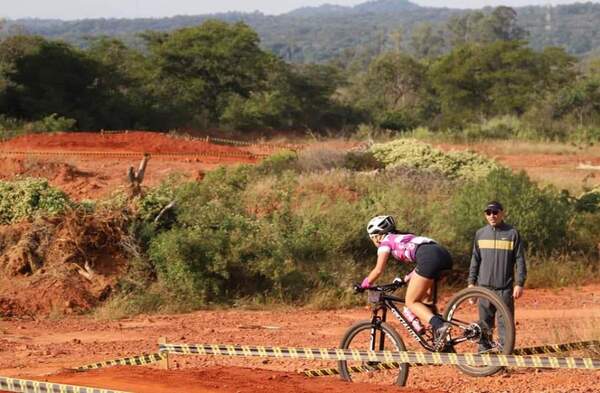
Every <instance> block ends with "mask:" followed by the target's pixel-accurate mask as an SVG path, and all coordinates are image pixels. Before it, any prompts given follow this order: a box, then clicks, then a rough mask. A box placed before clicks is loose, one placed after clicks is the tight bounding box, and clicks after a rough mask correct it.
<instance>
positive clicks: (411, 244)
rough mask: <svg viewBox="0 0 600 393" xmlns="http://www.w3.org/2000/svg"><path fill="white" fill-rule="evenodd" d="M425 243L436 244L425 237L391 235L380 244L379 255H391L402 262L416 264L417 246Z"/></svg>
mask: <svg viewBox="0 0 600 393" xmlns="http://www.w3.org/2000/svg"><path fill="white" fill-rule="evenodd" d="M425 243H435V240H433V239H430V238H428V237H424V236H415V235H411V234H403V235H399V234H395V233H390V234H388V235H386V236H385V237H384V238H383V240H382V241H381V243H380V244H379V247H378V248H377V254H378V255H379V254H383V253H391V254H392V256H393V257H394V258H395V259H397V260H398V261H400V262H405V263H408V262H414V261H415V253H416V251H417V246H419V245H420V244H425Z"/></svg>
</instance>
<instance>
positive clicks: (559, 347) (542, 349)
mask: <svg viewBox="0 0 600 393" xmlns="http://www.w3.org/2000/svg"><path fill="white" fill-rule="evenodd" d="M593 348H598V349H600V340H588V341H577V342H571V343H563V344H550V345H539V346H535V347H526V348H517V349H515V350H514V354H515V355H535V354H544V353H557V352H569V351H579V350H587V349H593Z"/></svg>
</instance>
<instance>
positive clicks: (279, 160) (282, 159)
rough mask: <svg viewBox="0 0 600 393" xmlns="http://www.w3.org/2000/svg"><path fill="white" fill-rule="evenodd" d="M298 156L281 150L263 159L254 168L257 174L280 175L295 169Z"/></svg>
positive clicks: (292, 152) (289, 151)
mask: <svg viewBox="0 0 600 393" xmlns="http://www.w3.org/2000/svg"><path fill="white" fill-rule="evenodd" d="M297 163H298V154H297V153H296V152H294V151H291V150H282V151H279V152H277V153H275V154H271V155H270V156H269V157H267V158H265V159H264V160H263V161H262V162H261V163H260V164H259V165H258V166H257V167H256V168H257V172H258V173H262V174H267V173H271V174H273V173H281V172H283V171H285V170H289V169H296V168H297Z"/></svg>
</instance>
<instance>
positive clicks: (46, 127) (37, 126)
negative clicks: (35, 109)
mask: <svg viewBox="0 0 600 393" xmlns="http://www.w3.org/2000/svg"><path fill="white" fill-rule="evenodd" d="M76 124H77V120H75V119H69V118H66V117H63V116H58V114H56V113H53V114H51V115H49V116H46V117H44V118H43V119H41V120H38V121H34V122H31V123H26V124H25V125H24V126H23V130H24V131H27V132H52V131H70V130H73V129H75V125H76Z"/></svg>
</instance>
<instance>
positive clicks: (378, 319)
mask: <svg viewBox="0 0 600 393" xmlns="http://www.w3.org/2000/svg"><path fill="white" fill-rule="evenodd" d="M377 294H378V295H379V296H380V299H379V301H378V302H377V303H375V304H374V305H373V308H372V310H371V312H372V319H371V323H372V324H373V326H379V324H381V323H382V322H386V320H387V311H388V309H389V310H391V311H392V314H394V316H395V317H396V319H397V320H398V321H399V322H400V324H402V326H404V328H405V329H406V330H407V331H408V333H409V334H410V335H411V336H412V338H414V339H415V340H416V341H417V342H418V343H419V344H420V345H421V346H422V347H423V348H425V349H426V350H428V351H431V352H433V351H434V348H433V347H432V346H431V345H429V343H427V339H426V337H425V336H424V335H423V334H421V333H418V332H417V331H416V330H415V329H414V328H413V327H412V324H411V323H410V322H408V320H407V319H406V317H405V316H404V315H402V313H401V312H400V310H399V309H398V307H397V306H396V303H400V304H405V303H406V301H405V300H404V299H402V298H399V297H396V296H392V295H386V294H384V293H382V292H377ZM434 305H435V304H434ZM380 310H381V316H380V315H379V311H380ZM377 330H378V329H375V328H373V329H371V348H373V349H376V348H374V346H375V343H376V342H377V341H376V334H377ZM384 340H385V336H384V334H383V331H381V340H379V346H380V348H377V349H378V350H383V349H384Z"/></svg>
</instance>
